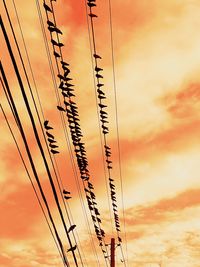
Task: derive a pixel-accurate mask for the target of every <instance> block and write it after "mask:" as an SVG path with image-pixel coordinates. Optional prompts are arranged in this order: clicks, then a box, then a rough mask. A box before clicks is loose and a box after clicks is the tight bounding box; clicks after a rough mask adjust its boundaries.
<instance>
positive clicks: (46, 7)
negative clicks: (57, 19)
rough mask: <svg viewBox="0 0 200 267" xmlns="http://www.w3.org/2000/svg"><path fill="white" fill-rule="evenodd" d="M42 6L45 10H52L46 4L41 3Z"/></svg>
mask: <svg viewBox="0 0 200 267" xmlns="http://www.w3.org/2000/svg"><path fill="white" fill-rule="evenodd" d="M43 7H44V8H45V10H46V11H48V12H51V13H52V10H51V8H50V7H49V6H48V5H47V4H45V3H44V4H43Z"/></svg>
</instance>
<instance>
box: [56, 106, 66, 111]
mask: <svg viewBox="0 0 200 267" xmlns="http://www.w3.org/2000/svg"><path fill="white" fill-rule="evenodd" d="M57 109H58V110H60V111H65V109H64V108H63V107H60V106H57Z"/></svg>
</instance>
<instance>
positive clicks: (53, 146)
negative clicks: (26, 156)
mask: <svg viewBox="0 0 200 267" xmlns="http://www.w3.org/2000/svg"><path fill="white" fill-rule="evenodd" d="M49 146H50V148H58V146H57V145H52V144H51V143H50V144H49Z"/></svg>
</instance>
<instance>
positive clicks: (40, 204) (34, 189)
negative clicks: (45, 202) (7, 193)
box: [0, 77, 65, 266]
mask: <svg viewBox="0 0 200 267" xmlns="http://www.w3.org/2000/svg"><path fill="white" fill-rule="evenodd" d="M0 80H1V84H2V86H3V87H4V84H3V81H2V79H1V77H0ZM5 91H6V90H4V92H5ZM6 98H7V96H6ZM7 100H8V101H9V99H7ZM0 108H1V110H2V113H3V115H4V118H5V120H6V123H7V126H8V128H9V131H10V133H11V135H12V138H13V140H14V143H15V145H16V147H17V150H18V153H19V156H20V158H21V160H22V163H23V166H24V168H25V170H26V173H27V175H28V178H29V180H30V182H31V185H32V188H33V191H34V193H35V196H36V198H37V201H38V203H39V206H40V208H41V210H42V213H43V215H44V217H45V220H46V223H47V225H48V227H49V230H50V233H51V235H52V237H53V240H54V242H55V244H56V247H57V249H58V252H59V254H60V256H61V258H62V261H63V264H64V266H65V261H64V260H63V256H62V254H61V251H60V248H59V246H58V243H57V241H56V238H55V236H54V234H53V231H52V229H51V226H50V224H49V221H48V219H47V216H46V213H45V211H44V208H43V206H42V203H41V201H40V198H39V196H38V193H37V191H36V188H35V186H34V183H33V181H32V178H31V175H30V173H29V171H28V168H27V166H26V163H25V160H24V158H23V155H22V153H21V151H20V147H19V145H18V143H17V140H16V138H15V135H14V132H13V130H12V128H11V126H10V124H9V122H8V119H7V116H6V114H5V112H4V109H3V107H2V105H1V104H0Z"/></svg>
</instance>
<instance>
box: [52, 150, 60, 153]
mask: <svg viewBox="0 0 200 267" xmlns="http://www.w3.org/2000/svg"><path fill="white" fill-rule="evenodd" d="M51 153H52V154H58V153H60V152H59V151H57V150H54V149H51Z"/></svg>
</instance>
